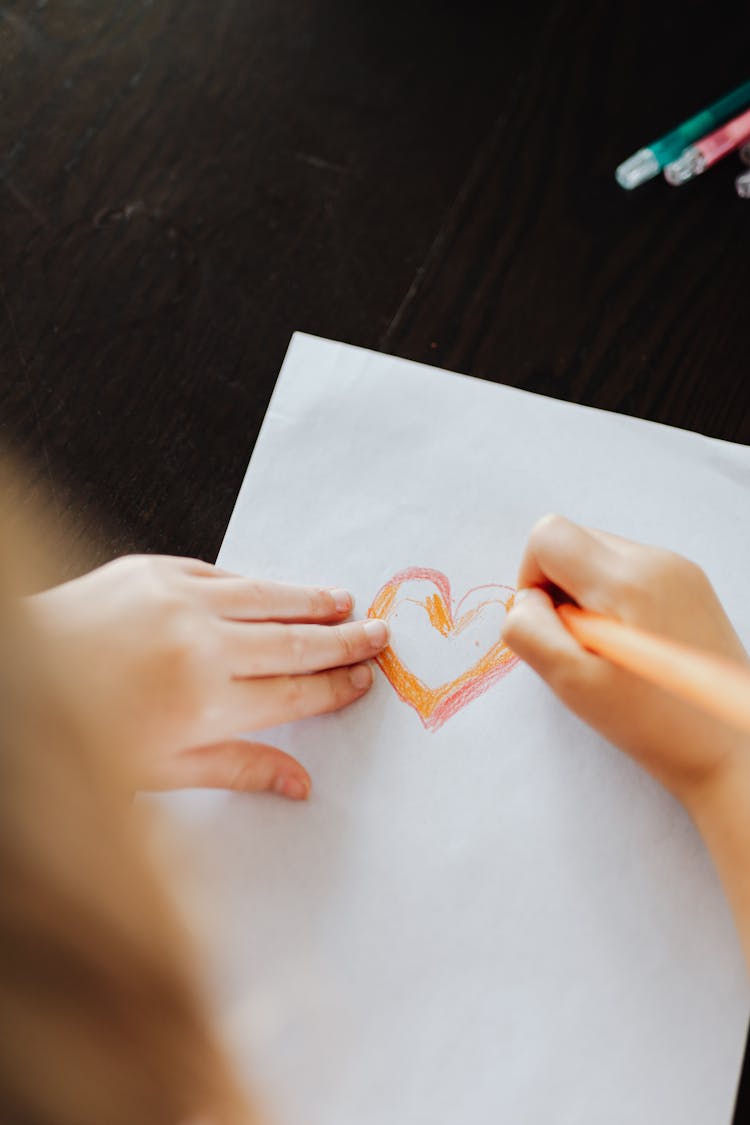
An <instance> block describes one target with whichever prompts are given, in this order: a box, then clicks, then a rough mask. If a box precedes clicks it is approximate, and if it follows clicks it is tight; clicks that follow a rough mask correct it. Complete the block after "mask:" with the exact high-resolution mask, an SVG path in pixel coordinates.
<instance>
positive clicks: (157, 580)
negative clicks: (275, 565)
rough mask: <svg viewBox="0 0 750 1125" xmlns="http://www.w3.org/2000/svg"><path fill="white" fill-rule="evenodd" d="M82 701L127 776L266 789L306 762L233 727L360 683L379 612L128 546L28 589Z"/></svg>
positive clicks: (329, 704)
mask: <svg viewBox="0 0 750 1125" xmlns="http://www.w3.org/2000/svg"><path fill="white" fill-rule="evenodd" d="M29 601H30V607H31V610H32V614H33V616H34V617H35V618H36V620H37V622H38V624H39V625H40V627H41V629H42V630H43V632H44V633H45V634H46V637H45V639H46V642H47V648H48V651H49V652H50V655H51V656H52V658H53V659H54V660H55V661H56V663H57V664H58V665H59V666H60V668H61V669H62V670H63V671H64V672H65V673H67V674H68V678H69V680H70V682H71V684H72V687H73V690H74V692H75V694H76V695H77V696H78V701H79V703H80V707H81V710H82V713H83V714H86V715H88V716H90V717H91V719H92V720H93V721H94V722H95V723H96V725H97V729H99V730H100V731H101V733H102V735H103V737H105V738H106V739H107V740H108V741H109V742H110V743H112V744H113V748H116V751H117V752H120V753H122V754H125V755H127V756H128V765H129V766H131V767H132V768H131V771H130V772H131V775H132V777H133V780H134V783H135V784H136V785H137V787H138V788H144V789H176V788H188V787H194V786H200V787H209V788H227V789H240V790H263V789H267V790H273V791H274V792H276V793H279V794H281V795H283V796H285V797H289V798H291V799H293V800H304V799H305V798H306V797H307V795H308V793H309V790H310V784H311V783H310V777H309V775H308V773H307V771H306V770H305V769H304V768H303V767H302V766H301V765H300V763H299V762H297V761H295V759H294V758H292V757H291V756H290V755H288V754H285V753H283V751H281V750H279V749H277V748H276V747H273V746H267V745H265V744H263V743H255V742H248V741H246V740H244V739H242V738H240V737H239V736H240V735H241V734H243V733H244V732H251V731H253V730H260V729H262V728H264V727H270V726H276V725H277V724H279V723H285V722H288V721H290V720H293V719H301V718H303V717H305V716H308V715H317V714H320V713H322V712H325V711H335V710H338V709H339V708H341V707H345V706H347V705H348V704H349V703H352V702H354V701H355V700H356V699H359V698H360V697H361V696H362V695H364V694H365V692H366V691H367V690H368V688H369V687H370V685H371V684H372V678H373V677H372V670H371V668H370V666H369V665H368V664H367V663H366V662H367V661H368V660H369V659H370V658H371V657H374V656H376V655H377V653H378V652H379V651H380V650H381V649H382V648H384V647H385V645H386V644H387V642H388V630H387V626H386V625H385V624H384V623H383V622H381V621H367V622H362V621H358V622H347V623H344V622H345V618H346V617H347V616H348V615H349V613H350V611H351V608H352V599H351V596H350V595H349V594H348V593H346V592H345V591H343V590H329V589H322V588H320V587H302V586H293V585H285V584H283V583H276V582H266V581H253V580H248V579H246V578H240V577H237V576H236V575H231V574H227V573H226V572H225V571H222V570H218V569H217V568H216V567H213V566H210V565H209V564H207V563H204V562H199V561H198V560H195V559H185V558H170V557H160V556H151V555H144V556H127V557H124V558H120V559H116V560H115V561H114V562H111V563H108V564H107V565H106V566H103V567H100V568H99V569H98V570H94V571H92V572H91V573H90V574H85V575H83V577H81V578H77V579H75V580H74V581H72V582H68V583H65V584H64V585H62V586H57V587H55V588H53V589H51V590H47V591H45V592H44V593H42V594H37V595H36V596H35V597H33V598H31V599H29Z"/></svg>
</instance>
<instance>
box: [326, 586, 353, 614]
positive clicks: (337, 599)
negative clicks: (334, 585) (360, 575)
mask: <svg viewBox="0 0 750 1125" xmlns="http://www.w3.org/2000/svg"><path fill="white" fill-rule="evenodd" d="M331 597H332V598H333V604H334V605H335V606H336V612H337V613H349V611H350V610H351V608H352V596H351V594H350V593H349V591H348V590H331Z"/></svg>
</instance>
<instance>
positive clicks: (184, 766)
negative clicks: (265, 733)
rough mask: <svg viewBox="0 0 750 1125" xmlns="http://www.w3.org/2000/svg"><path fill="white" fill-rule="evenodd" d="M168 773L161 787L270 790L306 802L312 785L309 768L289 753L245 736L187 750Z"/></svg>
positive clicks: (173, 761)
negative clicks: (245, 738)
mask: <svg viewBox="0 0 750 1125" xmlns="http://www.w3.org/2000/svg"><path fill="white" fill-rule="evenodd" d="M168 773H169V777H164V779H163V781H164V784H162V785H160V786H159V787H160V788H163V789H193V788H197V789H233V790H235V791H237V792H241V793H259V792H263V791H270V792H273V793H278V794H279V795H280V796H282V797H288V798H289V799H290V800H292V801H304V800H306V799H307V797H308V795H309V793H310V787H311V781H310V775H309V774H308V772H307V770H306V769H304V768H303V767H302V766H301V765H300V763H299V762H298V761H297V760H296V759H295V758H292V756H291V755H290V754H285V753H284V751H283V750H279V749H277V747H275V746H266V745H265V744H264V743H262V742H246V741H245V740H244V739H242V738H236V739H232V740H231V741H228V742H217V743H215V744H214V745H212V746H200V747H198V748H196V749H194V750H184V751H183V752H182V753H181V754H178V755H177V756H176V757H175V758H173V759H172V761H171V762H170V764H169V767H168Z"/></svg>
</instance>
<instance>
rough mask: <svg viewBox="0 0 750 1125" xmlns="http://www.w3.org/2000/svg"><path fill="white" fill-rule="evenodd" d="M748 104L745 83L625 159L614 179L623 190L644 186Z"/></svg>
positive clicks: (748, 85)
mask: <svg viewBox="0 0 750 1125" xmlns="http://www.w3.org/2000/svg"><path fill="white" fill-rule="evenodd" d="M748 105H750V82H743V84H742V85H741V86H738V87H737V89H736V90H732V92H731V94H725V95H724V97H723V98H719V100H718V102H714V103H713V105H710V106H708V108H707V109H704V110H701V112H700V113H696V115H695V117H690V118H688V120H687V121H683V123H682V125H678V126H677V128H676V129H673V130H672V132H671V133H665V134H664V136H663V137H659V140H658V141H652V142H651V144H650V145H647V146H646V148H641V149H639V150H638V152H636V153H635V154H634V155H633V156H631V157H629V159H628V160H624V161H623V163H622V164H620V166H619V167H618V168H617V171H616V172H615V179H616V180H617V182H618V184H619V185H620V187H624V188H627V189H628V190H630V189H631V188H635V187H638V185H639V184H645V182H646V180H651V179H653V177H654V176H656V175H658V173H659V172H661V170H662V168H663V167H664V165H665V164H670V163H671V162H672V161H673V160H676V159H677V157H678V156H681V155H682V153H683V151H684V150H685V149H686V148H687V147H688V145H691V144H693V143H694V141H698V140H700V138H701V137H705V135H706V133H710V132H712V131H713V130H714V129H715V128H716V126H717V125H722V124H723V123H724V122H725V121H728V120H729V118H730V117H733V116H734V114H736V113H739V112H740V111H741V110H743V109H745V108H746V107H747V106H748Z"/></svg>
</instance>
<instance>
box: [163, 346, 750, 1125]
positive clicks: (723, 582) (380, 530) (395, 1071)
mask: <svg viewBox="0 0 750 1125" xmlns="http://www.w3.org/2000/svg"><path fill="white" fill-rule="evenodd" d="M501 363H502V357H498V365H499V366H500V365H501ZM749 488H750V450H748V449H746V448H742V447H739V446H731V445H729V444H726V443H722V442H718V441H715V440H711V439H708V438H704V437H701V436H699V435H696V434H690V433H685V432H682V431H678V430H674V429H669V428H666V427H662V426H657V425H654V424H650V423H646V422H641V421H637V420H633V419H630V418H625V417H621V416H618V415H615V414H607V413H603V412H599V411H594V410H588V409H584V408H580V407H575V406H571V405H568V404H564V403H560V402H557V401H553V400H549V399H545V398H541V397H537V396H534V395H529V394H526V393H523V392H520V391H516V390H512V389H508V388H506V387H501V386H496V385H492V384H488V383H483V382H480V381H476V380H473V379H468V378H466V377H463V376H457V375H452V374H448V373H446V372H440V371H436V370H433V369H430V368H428V367H424V366H421V365H417V364H413V363H408V362H405V361H403V360H399V359H393V358H390V357H388V356H384V355H379V354H373V353H370V352H367V351H363V350H360V349H356V348H351V347H348V346H344V345H341V344H336V343H330V342H327V341H324V340H319V339H316V338H312V337H309V336H303V335H296V336H295V337H294V339H293V341H292V344H291V346H290V349H289V353H288V355H287V358H286V360H285V363H284V367H283V370H282V373H281V376H280V378H279V382H278V384H277V387H276V390H275V392H274V396H273V399H272V402H271V405H270V407H269V411H268V414H267V417H266V420H265V422H264V425H263V430H262V433H261V436H260V438H259V440H258V443H257V445H256V448H255V452H254V453H253V457H252V461H251V464H250V468H249V470H248V474H247V477H246V479H245V482H244V484H243V486H242V490H241V492H240V496H239V499H238V501H237V506H236V508H235V511H234V514H233V516H232V520H231V522H230V525H229V530H228V532H227V536H226V540H225V542H224V545H223V548H222V551H221V555H220V558H219V561H220V563H221V565H223V566H224V567H227V568H229V569H231V570H235V571H238V572H240V573H244V574H248V575H251V574H252V575H259V576H265V577H273V578H276V579H282V580H289V581H299V582H304V583H323V584H326V585H337V586H344V587H347V588H348V589H350V590H352V591H353V592H354V593H355V595H356V610H355V612H356V613H357V614H364V613H365V612H366V611H367V608H368V606H369V605H370V603H371V601H372V599H373V597H374V595H375V593H376V592H377V591H378V589H379V588H380V587H381V586H382V585H383V584H384V583H386V582H387V581H388V580H389V579H390V578H391V577H392V576H393V575H394V574H395V573H396V572H397V571H400V570H402V569H404V568H409V567H424V568H432V569H434V570H437V571H440V572H442V573H443V574H444V575H445V576H446V577H447V578H448V579H449V580H450V583H451V590H452V595H453V597H454V599H455V600H456V601H457V600H458V599H460V598H461V596H462V595H463V594H464V593H465V592H466V591H468V590H470V589H472V588H474V587H478V586H482V585H483V584H486V583H498V584H501V585H507V584H512V583H513V581H514V578H515V575H516V571H517V566H518V562H519V558H520V554H521V551H522V548H523V545H524V542H525V538H526V535H527V533H528V531H529V529H530V527H531V525H532V524H533V523H534V521H535V520H536V519H537V518H538V517H539V516H540V515H542V514H544V513H545V512H548V511H559V512H564V513H565V514H567V515H568V516H570V517H571V518H573V519H575V520H579V521H581V522H583V523H586V524H590V525H593V526H596V527H602V528H608V529H610V530H613V531H617V532H618V533H619V534H622V535H625V536H628V537H632V538H635V539H638V540H641V541H643V542H653V543H657V544H663V545H667V546H669V547H671V548H673V549H674V550H676V551H679V552H681V553H683V554H685V555H687V556H689V557H691V558H693V559H695V560H696V561H697V562H699V563H701V564H702V565H703V566H704V567H705V569H706V570H707V571H708V573H709V575H710V576H711V578H712V580H713V581H714V584H715V586H716V588H717V590H718V593H719V595H720V597H721V598H722V599H723V601H724V603H725V605H726V607H727V609H728V611H729V613H730V615H731V616H732V618H733V619H734V621H735V623H736V626H737V628H738V630H739V632H740V634H741V636H743V638H744V639H745V641H746V642H747V640H748V638H750V601H749V600H748V598H747V586H746V575H747V563H748V558H749V557H750V531H749V525H748V521H747V503H748V492H749ZM420 612H421V613H422V617H424V614H423V611H417V610H415V614H416V617H415V622H416V618H419V617H420ZM498 612H499V611H498ZM482 628H484V626H481V627H479V626H478V629H479V632H478V633H477V635H476V636H472V637H471V638H470V643H471V642H476V645H475V647H477V646H478V649H479V650H481V649H482V648H483V647H485V648H486V645H487V644H488V643H489V642H488V640H487V637H486V636H485V635H484V634H482V631H481V630H482ZM432 635H433V639H434V635H435V633H434V630H432ZM467 635H468V634H467ZM409 638H411V640H410V639H409ZM402 641H403V644H404V645H406V644H409V643H412V646H413V650H412V651H411V652H410V653H409V659H410V660H413V661H414V662H415V663H417V662H418V661H419V660H420V659H421V658H422V657H423V658H424V660H425V661H426V664H425V668H428V669H429V674H428V671H425V673H424V674H425V677H428V678H429V675H432V676H433V679H435V682H442V680H441V677H443V676H445V675H447V676H449V677H450V676H451V675H452V673H453V672H455V670H456V669H457V668H459V669H460V666H461V663H462V659H463V661H464V663H465V661H466V659H467V657H466V653H465V652H464V653H463V657H462V654H461V653H455V652H454V653H452V654H449V655H448V656H445V657H444V656H440V657H439V658H438V657H436V656H435V654H434V653H433V654H432V657H431V656H430V655H429V652H428V649H429V645H430V630H429V629H428V630H425V629H423V630H422V633H420V632H419V625H418V623H413V628H412V626H409V627H408V628H406V629H404V630H402ZM430 660H432V661H433V663H432V664H430ZM441 661H443V663H442V664H441ZM446 661H447V663H446ZM451 661H452V662H453V663H451ZM268 739H271V740H272V741H274V742H275V743H276V744H277V745H280V746H282V747H283V748H285V749H286V750H288V751H290V752H291V753H293V754H295V755H297V756H298V757H299V758H300V759H301V761H302V762H303V763H304V764H305V765H306V767H307V768H308V769H309V770H310V773H311V774H312V777H313V782H314V788H313V793H312V796H311V798H310V801H309V803H308V804H307V805H293V804H289V803H284V802H283V801H281V800H279V799H276V798H273V797H268V796H258V797H252V796H231V795H226V794H218V793H203V794H197V793H195V794H187V795H182V796H177V795H175V796H171V797H170V798H168V803H169V805H170V806H171V808H172V810H173V811H174V813H175V815H176V816H177V817H178V818H179V819H180V821H181V822H183V823H184V824H185V825H187V827H188V828H189V830H190V833H191V837H192V839H193V842H194V844H195V847H196V851H198V852H200V854H201V863H202V871H203V876H204V879H205V888H204V895H205V901H206V910H207V912H208V913H209V914H210V916H211V917H212V918H213V921H214V925H215V931H216V936H215V976H216V989H217V995H218V997H219V1001H220V1005H221V1008H222V1011H223V1013H224V1017H225V1019H226V1023H227V1027H228V1028H229V1029H230V1032H231V1035H232V1039H233V1042H234V1043H235V1045H236V1051H237V1057H238V1059H239V1061H240V1065H241V1068H242V1070H243V1073H245V1074H246V1075H247V1077H248V1081H250V1082H252V1084H253V1085H254V1087H255V1088H256V1089H258V1090H259V1091H260V1092H261V1094H262V1095H264V1096H265V1098H266V1100H267V1103H268V1105H269V1106H270V1109H271V1111H272V1115H273V1117H274V1118H275V1120H276V1121H277V1122H279V1123H280V1125H303V1123H304V1125H422V1123H424V1125H428V1123H429V1125H449V1123H450V1125H455V1123H456V1122H466V1123H471V1125H498V1123H506V1122H507V1123H509V1125H510V1123H512V1125H518V1123H527V1122H532V1123H536V1122H544V1123H548V1122H555V1125H567V1123H570V1125H573V1123H575V1125H588V1123H591V1125H601V1123H603V1122H607V1123H608V1125H618V1123H623V1125H625V1123H627V1125H633V1123H636V1122H637V1123H638V1125H649V1123H653V1125H665V1123H671V1122H679V1123H680V1125H691V1123H695V1125H712V1123H722V1125H725V1123H727V1122H728V1121H729V1120H730V1118H731V1113H732V1106H733V1101H734V1095H735V1088H736V1083H737V1078H738V1073H739V1068H740V1064H741V1060H742V1053H743V1047H744V1042H745V1031H746V1023H747V1014H748V987H747V981H746V975H745V970H744V968H743V964H742V959H741V955H740V950H739V946H738V942H737V939H736V937H735V934H734V931H733V927H732V922H731V919H730V915H729V911H728V908H727V906H726V905H725V902H724V899H723V897H722V893H721V891H720V888H719V885H718V882H717V879H716V877H715V875H714V872H713V870H712V868H711V865H710V862H709V860H708V858H707V856H706V854H705V852H704V850H703V847H702V845H701V843H700V840H699V838H698V837H697V835H696V834H695V832H694V830H693V829H692V827H691V825H690V824H689V822H688V820H687V818H686V816H685V815H684V814H683V812H682V810H681V809H680V808H679V806H678V805H677V804H676V802H674V801H673V800H672V799H671V798H670V797H669V796H667V795H666V794H665V793H664V792H663V791H662V790H661V789H660V788H659V787H658V786H657V785H656V783H655V782H653V781H652V780H650V779H649V778H648V777H647V776H646V775H645V774H643V773H642V772H641V771H640V770H639V769H638V768H637V767H636V766H635V765H634V764H633V763H632V762H631V761H629V759H627V758H626V757H625V756H624V755H622V754H621V753H620V752H618V751H617V750H615V749H614V748H612V747H611V746H609V745H608V744H607V743H605V742H604V741H603V740H602V739H600V738H599V737H598V736H597V735H595V734H594V733H593V732H591V731H590V730H589V729H588V728H587V727H585V726H584V725H583V724H582V723H580V722H579V721H578V720H577V719H576V718H574V717H573V716H571V715H570V714H569V713H567V712H566V711H565V709H564V708H563V707H562V705H561V704H559V703H558V702H557V701H556V699H555V698H554V697H553V696H552V694H551V692H550V691H549V690H548V689H547V687H546V686H545V685H544V684H543V683H542V682H541V681H540V680H539V679H538V678H537V677H536V676H535V675H534V674H533V673H532V672H531V671H530V670H529V669H528V668H526V667H525V666H523V665H518V666H517V667H515V668H514V669H513V670H512V671H511V672H509V673H508V674H507V675H505V676H504V677H503V678H501V679H499V680H498V681H497V682H496V683H494V684H493V685H492V686H491V687H490V688H489V689H488V690H487V691H486V692H485V693H484V694H483V695H481V696H479V697H478V698H475V699H473V700H472V701H471V702H469V703H468V704H467V705H466V706H465V707H464V708H463V709H461V710H459V711H457V713H456V714H454V715H453V716H452V717H450V718H449V719H447V720H446V721H445V722H444V723H443V724H442V725H441V726H438V728H437V729H434V730H427V729H425V727H424V725H423V723H422V721H421V720H420V718H419V716H418V715H417V714H416V713H415V711H414V710H412V709H411V708H410V707H409V706H407V705H406V704H405V703H403V702H402V701H401V700H400V699H399V698H398V697H397V695H396V694H395V692H394V691H393V689H392V687H391V686H390V684H389V683H388V682H387V681H386V679H385V678H384V676H383V675H382V674H381V673H380V672H378V673H377V682H376V684H375V686H374V688H373V690H372V691H371V693H370V694H369V695H368V697H367V698H365V699H364V700H363V701H361V702H359V703H357V704H355V705H354V706H353V707H351V708H350V709H348V710H347V711H345V712H344V713H341V714H337V715H334V716H329V717H323V718H318V719H314V720H310V721H306V722H304V723H301V724H299V725H298V726H297V727H286V728H282V729H279V730H278V731H275V732H273V734H272V735H270V736H267V740H268Z"/></svg>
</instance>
